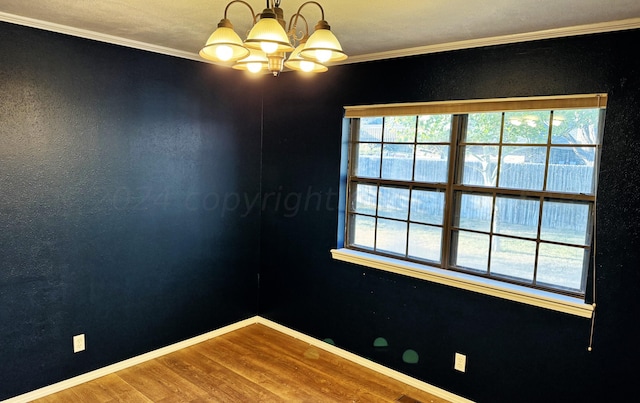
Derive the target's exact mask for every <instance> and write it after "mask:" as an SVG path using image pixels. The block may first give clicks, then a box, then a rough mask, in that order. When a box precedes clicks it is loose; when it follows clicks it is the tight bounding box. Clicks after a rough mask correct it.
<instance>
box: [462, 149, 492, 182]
mask: <svg viewBox="0 0 640 403" xmlns="http://www.w3.org/2000/svg"><path fill="white" fill-rule="evenodd" d="M461 152H462V153H463V157H462V158H463V159H462V163H463V170H462V180H461V182H462V184H463V185H479V186H495V185H496V162H497V161H498V147H497V146H466V147H461Z"/></svg>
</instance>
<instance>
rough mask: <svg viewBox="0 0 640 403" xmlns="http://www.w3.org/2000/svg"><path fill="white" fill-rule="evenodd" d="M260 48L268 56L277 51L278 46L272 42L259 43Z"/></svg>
mask: <svg viewBox="0 0 640 403" xmlns="http://www.w3.org/2000/svg"><path fill="white" fill-rule="evenodd" d="M260 48H261V49H262V51H263V52H264V53H266V54H269V53H273V52H275V51H276V50H278V44H277V43H273V42H260Z"/></svg>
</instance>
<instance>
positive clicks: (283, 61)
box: [200, 0, 347, 76]
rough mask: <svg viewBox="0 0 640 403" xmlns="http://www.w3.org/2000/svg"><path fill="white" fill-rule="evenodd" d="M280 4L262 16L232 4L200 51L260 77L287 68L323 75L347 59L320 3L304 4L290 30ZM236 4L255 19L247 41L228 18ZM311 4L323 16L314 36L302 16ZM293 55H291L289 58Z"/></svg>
mask: <svg viewBox="0 0 640 403" xmlns="http://www.w3.org/2000/svg"><path fill="white" fill-rule="evenodd" d="M280 2H281V0H267V8H265V9H264V10H263V11H262V13H260V14H255V13H254V11H253V9H252V8H251V6H250V5H249V4H248V3H247V2H245V1H243V0H233V1H231V2H229V3H228V4H227V6H226V8H225V10H224V18H223V19H222V20H220V22H219V23H218V26H217V29H216V30H215V31H214V32H213V33H212V34H211V35H210V36H209V39H208V40H207V41H206V43H205V45H204V47H203V48H202V49H201V50H200V56H201V57H202V58H204V59H207V60H210V61H212V62H215V63H220V64H224V65H229V66H231V67H233V68H234V69H238V70H248V71H251V72H256V73H257V72H264V71H269V72H271V73H272V74H273V75H274V76H277V75H279V74H280V72H281V71H282V70H283V68H284V67H285V66H286V67H287V68H288V69H291V70H297V71H303V72H312V73H322V72H325V71H327V70H328V67H327V66H326V65H325V63H331V62H336V61H342V60H345V59H346V58H347V55H346V54H345V53H344V51H343V50H342V46H341V45H340V42H339V41H338V39H337V38H336V36H335V35H334V34H333V33H332V32H331V28H330V26H329V24H328V23H327V22H326V21H325V20H324V10H323V8H322V6H321V5H320V4H319V3H318V2H316V1H307V2H305V3H303V4H302V5H301V6H300V7H299V8H298V12H296V13H295V14H293V16H292V17H291V20H290V21H289V27H288V29H287V26H286V23H285V20H284V12H283V10H282V9H281V8H280ZM235 3H240V4H244V5H246V6H247V7H248V8H249V10H250V11H251V16H252V19H253V25H252V27H251V29H250V31H249V33H248V35H247V37H246V39H245V40H244V41H243V40H242V39H241V38H240V36H239V35H238V34H237V33H236V32H235V30H234V29H233V25H232V24H231V21H230V20H229V19H228V18H227V12H228V10H229V6H231V5H232V4H235ZM309 4H315V5H317V6H318V7H319V8H320V11H321V14H322V18H321V20H320V21H318V23H317V24H316V26H315V31H314V32H313V33H312V34H311V35H309V28H308V25H307V21H306V19H305V18H304V17H303V15H302V14H301V13H300V12H301V10H302V8H303V7H305V6H307V5H309ZM299 21H302V22H304V31H300V32H298V26H297V24H298V22H299ZM289 52H291V54H290V55H289V56H288V57H287V54H288V53H289Z"/></svg>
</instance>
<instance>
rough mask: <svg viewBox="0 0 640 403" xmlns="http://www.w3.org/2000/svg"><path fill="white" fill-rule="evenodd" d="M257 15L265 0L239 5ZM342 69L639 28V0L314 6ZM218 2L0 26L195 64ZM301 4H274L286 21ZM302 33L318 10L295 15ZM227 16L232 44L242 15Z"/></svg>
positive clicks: (18, 5) (41, 3) (30, 18)
mask: <svg viewBox="0 0 640 403" xmlns="http://www.w3.org/2000/svg"><path fill="white" fill-rule="evenodd" d="M246 2H247V3H249V4H251V6H252V8H253V10H254V11H255V12H256V13H258V12H260V11H262V8H264V7H265V6H266V1H265V0H246ZM318 2H319V3H320V4H322V7H323V8H324V14H325V20H327V21H328V23H329V24H330V25H331V30H332V31H333V32H334V34H336V36H337V37H338V39H339V40H340V42H341V44H342V47H343V49H344V51H345V52H346V53H347V54H348V55H349V59H347V60H346V62H347V63H349V62H358V61H366V60H376V59H384V58H392V57H400V56H406V55H411V54H420V53H429V52H433V51H440V50H449V49H457V48H464V47H473V46H483V45H487V44H495V43H508V42H516V41H522V40H531V39H541V38H546V37H557V36H565V35H577V34H584V33H591V32H602V31H612V30H621V29H631V28H640V1H639V0H404V1H394V2H392V1H384V2H383V1H375V0H319V1H318ZM228 3H229V1H228V0H224V1H216V0H46V1H45V0H0V20H2V21H8V22H12V23H18V24H21V25H28V26H34V27H37V28H43V29H47V30H51V31H55V32H62V33H66V34H71V35H75V36H80V37H86V38H91V39H97V40H101V41H105V42H110V43H117V44H122V45H125V46H131V47H136V48H141V49H146V50H151V51H156V52H160V53H166V54H172V55H176V56H179V57H186V58H192V59H195V60H199V59H200V58H199V56H197V53H198V51H199V49H200V48H201V47H202V45H203V44H204V42H205V41H206V39H207V38H208V36H209V35H210V34H211V32H213V30H214V29H215V27H216V25H217V23H218V22H219V21H220V19H221V18H222V17H223V15H224V10H225V6H226V5H227V4H228ZM303 3H304V1H303V0H282V2H281V7H282V8H283V9H284V12H285V19H286V20H287V22H288V21H289V18H290V16H291V15H292V14H294V13H295V12H296V11H297V10H298V7H299V6H300V5H302V4H303ZM302 14H303V15H304V16H305V17H306V19H307V20H308V22H309V25H310V27H309V28H310V29H312V27H313V26H314V25H315V23H316V22H317V21H318V20H319V19H320V17H321V14H320V8H319V7H317V6H316V5H315V4H313V3H310V4H307V5H305V7H304V8H303V9H302ZM228 18H229V19H230V20H231V22H232V23H233V24H234V27H235V28H236V32H238V33H239V34H240V36H241V37H242V36H243V35H244V33H246V32H247V31H248V30H249V28H250V22H251V15H250V11H249V8H248V7H246V6H245V5H243V4H241V3H234V4H233V5H231V7H230V8H229V12H228Z"/></svg>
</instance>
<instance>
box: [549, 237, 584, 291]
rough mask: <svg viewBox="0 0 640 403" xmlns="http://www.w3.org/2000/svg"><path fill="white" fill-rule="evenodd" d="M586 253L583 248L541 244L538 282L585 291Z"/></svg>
mask: <svg viewBox="0 0 640 403" xmlns="http://www.w3.org/2000/svg"><path fill="white" fill-rule="evenodd" d="M586 253H587V252H586V250H585V249H583V248H576V247H572V246H562V245H551V244H546V243H542V244H540V252H539V256H538V276H537V277H538V283H544V284H552V285H555V286H558V287H563V288H568V289H571V290H575V291H584V286H583V282H582V278H583V275H582V270H583V267H584V264H585V255H586Z"/></svg>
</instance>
